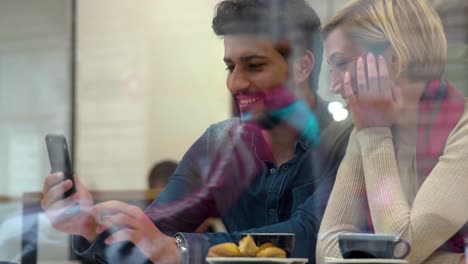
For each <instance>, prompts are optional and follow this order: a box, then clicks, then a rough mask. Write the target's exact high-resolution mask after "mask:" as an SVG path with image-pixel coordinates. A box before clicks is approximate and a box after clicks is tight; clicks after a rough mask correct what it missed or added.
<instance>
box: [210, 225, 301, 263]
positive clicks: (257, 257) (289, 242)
mask: <svg viewBox="0 0 468 264" xmlns="http://www.w3.org/2000/svg"><path fill="white" fill-rule="evenodd" d="M293 248H294V234H269V233H268V234H246V235H244V237H243V238H242V239H241V240H240V241H239V244H235V243H231V242H227V243H221V244H218V245H215V246H212V247H211V248H210V250H209V252H208V257H207V258H206V261H207V262H208V263H211V264H222V263H233V264H236V263H238V264H248V263H256V264H258V263H283V264H303V263H307V262H308V259H307V258H289V256H290V254H291V251H292V249H293Z"/></svg>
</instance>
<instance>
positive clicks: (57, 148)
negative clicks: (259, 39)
mask: <svg viewBox="0 0 468 264" xmlns="http://www.w3.org/2000/svg"><path fill="white" fill-rule="evenodd" d="M45 141H46V146H47V153H48V154H49V161H50V167H51V172H52V173H55V172H62V173H63V175H64V177H65V180H67V179H69V180H71V181H72V182H73V186H72V188H71V189H70V190H68V191H66V192H65V193H64V195H63V198H64V199H65V198H67V197H68V196H70V195H72V194H74V193H75V192H76V187H75V180H74V179H73V168H72V163H71V159H70V155H69V151H68V145H67V139H66V138H65V136H64V135H52V134H48V135H46V138H45Z"/></svg>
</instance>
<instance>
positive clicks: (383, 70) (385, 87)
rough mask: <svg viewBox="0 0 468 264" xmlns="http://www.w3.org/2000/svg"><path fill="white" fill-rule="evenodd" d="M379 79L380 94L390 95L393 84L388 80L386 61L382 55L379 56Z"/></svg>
mask: <svg viewBox="0 0 468 264" xmlns="http://www.w3.org/2000/svg"><path fill="white" fill-rule="evenodd" d="M379 79H380V89H381V92H382V94H383V95H384V96H385V97H388V98H391V97H392V89H393V86H394V85H393V84H392V82H391V80H390V77H389V73H388V67H387V62H386V61H385V59H384V57H383V56H379Z"/></svg>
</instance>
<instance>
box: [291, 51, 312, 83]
mask: <svg viewBox="0 0 468 264" xmlns="http://www.w3.org/2000/svg"><path fill="white" fill-rule="evenodd" d="M314 62H315V57H314V54H313V53H312V52H311V51H310V50H306V51H305V52H304V54H303V55H302V56H300V57H299V58H297V59H295V60H294V64H293V71H294V82H295V83H296V84H300V83H303V82H307V81H309V77H310V75H311V74H312V71H313V70H314Z"/></svg>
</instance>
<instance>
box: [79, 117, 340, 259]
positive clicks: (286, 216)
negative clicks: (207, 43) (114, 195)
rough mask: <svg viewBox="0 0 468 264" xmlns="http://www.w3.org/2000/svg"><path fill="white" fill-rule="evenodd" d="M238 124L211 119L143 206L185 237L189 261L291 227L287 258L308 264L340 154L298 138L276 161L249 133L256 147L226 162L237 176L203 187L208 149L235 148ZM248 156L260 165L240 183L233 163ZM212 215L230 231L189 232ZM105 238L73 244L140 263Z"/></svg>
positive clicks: (134, 252)
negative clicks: (246, 236) (286, 157)
mask: <svg viewBox="0 0 468 264" xmlns="http://www.w3.org/2000/svg"><path fill="white" fill-rule="evenodd" d="M319 120H320V119H319ZM238 124H239V120H238V119H236V118H233V119H229V120H227V121H224V122H221V123H218V124H215V125H212V126H211V127H210V128H209V129H208V130H207V131H206V132H205V134H204V135H203V136H202V137H201V138H200V139H198V140H197V141H196V142H195V143H194V145H193V146H192V147H191V148H190V149H189V151H188V152H187V153H186V154H185V156H184V158H183V159H182V161H181V162H180V164H179V166H178V168H177V170H176V172H175V174H174V175H173V176H172V177H171V179H170V181H169V183H168V185H167V187H166V188H165V189H164V191H163V192H162V193H161V194H160V195H159V196H158V198H157V199H156V200H155V201H154V202H153V203H152V204H151V205H150V206H149V207H148V208H147V209H146V210H145V212H146V213H147V214H148V216H150V218H151V219H152V220H153V221H154V222H155V224H156V225H157V226H158V228H160V230H161V231H163V232H164V233H166V234H167V235H175V234H176V233H179V234H181V235H182V236H183V237H184V238H185V241H186V243H187V249H188V255H187V261H186V262H187V263H204V259H205V257H206V255H207V252H208V249H209V247H210V246H212V245H215V244H219V243H222V242H227V241H232V242H238V241H239V239H240V238H241V235H242V234H243V233H294V234H295V240H296V242H295V248H294V250H293V252H292V254H291V257H304V258H308V259H309V263H314V262H315V246H316V240H317V233H318V231H319V227H320V222H321V219H322V216H323V212H324V210H325V207H326V203H327V201H328V198H329V195H330V193H331V190H332V187H333V184H334V180H335V174H336V171H337V169H338V166H339V163H340V161H341V158H342V154H341V153H340V154H339V155H337V158H335V160H334V161H333V162H330V161H329V160H328V158H329V156H328V154H327V153H326V151H325V150H323V149H322V148H321V147H316V146H314V147H313V146H311V144H310V142H307V141H306V140H304V139H301V140H299V141H297V142H296V144H295V150H294V157H293V158H292V159H291V160H290V161H288V162H286V163H284V164H282V165H281V167H275V165H274V164H273V163H272V162H271V161H269V160H268V159H265V156H264V155H263V154H262V153H261V150H259V149H258V148H255V145H256V144H257V143H254V142H257V140H256V139H255V138H254V137H252V138H249V140H244V141H243V142H247V144H249V143H248V142H252V144H253V147H252V146H249V147H250V148H248V149H253V151H251V152H249V151H246V152H245V151H244V152H239V153H237V154H239V155H237V156H236V155H234V156H233V157H231V158H230V159H229V162H228V163H227V165H226V166H227V167H226V168H225V169H227V171H230V172H233V173H232V175H234V177H229V178H228V179H226V182H225V183H224V185H216V184H215V185H214V186H212V188H211V189H210V188H208V191H207V192H206V188H204V186H206V185H210V179H209V178H206V177H208V176H207V175H206V174H207V171H211V172H212V171H213V168H212V167H209V166H210V164H213V163H216V162H214V160H213V159H216V157H213V153H216V152H218V153H219V152H223V147H224V148H226V149H225V150H224V152H225V153H229V152H232V151H233V149H232V148H230V143H231V142H230V141H231V140H233V138H232V135H229V134H230V132H232V131H233V129H234V128H235V127H236V126H237V125H238ZM321 125H326V124H321ZM226 135H228V136H226ZM220 149H221V151H220ZM240 149H241V150H242V147H240ZM235 150H236V151H239V149H235ZM252 160H259V163H258V165H259V166H260V167H259V171H258V172H256V173H255V174H256V175H255V177H254V178H252V179H250V180H247V181H246V182H247V183H242V182H243V179H240V180H239V177H240V178H242V175H243V173H245V171H246V170H245V169H244V170H243V171H239V170H238V168H239V167H248V165H249V161H252ZM207 168H210V169H207ZM209 176H211V175H209ZM225 176H226V175H225ZM225 187H226V188H225ZM207 193H209V195H208V194H207ZM187 204H188V205H189V206H186V205H187ZM158 208H162V209H158ZM171 208H172V210H171ZM173 208H179V209H180V210H173ZM213 216H214V217H221V218H222V220H223V222H224V225H225V227H226V229H227V231H228V233H204V234H197V233H192V232H193V231H194V230H195V229H196V228H197V227H198V226H199V225H200V224H201V223H202V222H203V221H204V220H205V219H206V218H208V217H213ZM106 236H107V234H105V235H103V236H100V237H98V239H97V241H96V242H95V243H94V244H92V245H90V244H89V243H88V242H87V241H85V240H84V239H83V238H80V237H74V249H75V251H76V252H77V253H78V254H79V255H82V256H94V257H95V258H96V259H101V260H104V259H105V260H107V261H108V262H110V263H145V261H146V260H145V258H144V257H143V256H142V254H141V253H140V252H139V251H138V249H137V248H136V247H134V246H133V245H130V244H129V243H122V244H116V245H113V246H109V247H105V246H104V244H103V241H104V239H105V238H106Z"/></svg>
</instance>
